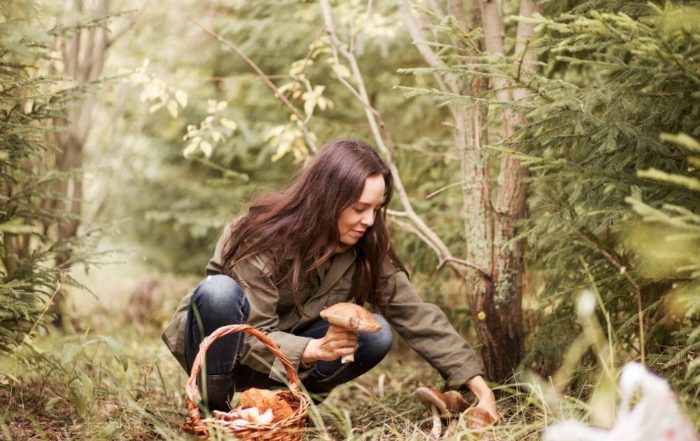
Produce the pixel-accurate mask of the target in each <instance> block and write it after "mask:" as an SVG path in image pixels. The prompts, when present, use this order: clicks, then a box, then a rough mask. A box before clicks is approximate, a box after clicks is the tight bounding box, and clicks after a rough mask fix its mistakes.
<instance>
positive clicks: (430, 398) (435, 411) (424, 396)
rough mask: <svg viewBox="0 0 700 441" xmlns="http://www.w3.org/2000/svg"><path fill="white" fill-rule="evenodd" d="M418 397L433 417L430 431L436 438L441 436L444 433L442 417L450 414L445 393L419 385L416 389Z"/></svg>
mask: <svg viewBox="0 0 700 441" xmlns="http://www.w3.org/2000/svg"><path fill="white" fill-rule="evenodd" d="M415 393H416V396H417V397H418V399H419V400H420V401H421V403H423V404H424V405H425V407H427V408H428V409H429V410H430V414H431V416H432V418H433V428H432V429H431V431H430V433H431V435H433V437H434V438H440V434H441V433H442V423H441V422H440V417H441V416H442V417H448V416H449V415H450V413H449V411H448V410H447V403H446V402H445V401H446V400H445V395H444V394H443V393H441V392H438V391H436V390H434V389H430V388H428V387H419V388H418V389H416V392H415Z"/></svg>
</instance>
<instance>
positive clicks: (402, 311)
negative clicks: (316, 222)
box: [163, 229, 482, 387]
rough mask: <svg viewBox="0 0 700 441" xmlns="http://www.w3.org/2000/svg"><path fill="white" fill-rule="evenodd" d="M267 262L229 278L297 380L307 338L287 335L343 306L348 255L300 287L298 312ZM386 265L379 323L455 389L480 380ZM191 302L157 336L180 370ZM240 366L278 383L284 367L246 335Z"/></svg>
mask: <svg viewBox="0 0 700 441" xmlns="http://www.w3.org/2000/svg"><path fill="white" fill-rule="evenodd" d="M227 230H228V229H227ZM227 234H228V231H225V232H224V234H223V235H222V236H221V238H219V241H218V243H217V245H216V250H215V251H214V256H213V257H212V258H211V259H210V260H209V263H208V264H207V267H206V274H207V275H214V274H221V272H222V264H223V256H222V254H223V253H222V251H223V246H224V243H225V240H226V236H227ZM269 261H270V258H269V256H265V255H264V254H260V255H256V256H253V257H251V258H249V259H246V260H245V261H243V262H240V263H239V264H238V265H237V266H236V268H235V270H234V274H233V278H234V279H235V280H236V281H237V282H238V283H239V284H240V285H241V286H242V287H243V289H244V291H245V293H246V297H247V299H248V302H249V303H250V314H249V316H248V324H250V325H252V326H254V327H256V328H257V329H258V330H260V331H262V332H264V333H265V334H267V336H268V337H270V338H271V339H272V340H273V341H274V342H275V343H276V344H277V345H278V346H279V347H280V349H281V350H282V352H284V354H285V355H287V357H288V358H289V361H290V362H291V364H292V366H294V367H295V368H296V369H297V371H298V372H299V375H300V377H301V378H304V377H305V376H306V375H308V373H309V372H310V370H311V369H312V368H306V369H301V356H302V354H303V352H304V349H305V348H306V345H307V344H308V343H309V341H310V340H311V339H310V338H308V337H301V336H298V335H294V334H293V333H294V332H295V330H297V329H301V328H304V327H305V326H307V325H308V324H310V323H311V322H313V321H315V320H318V318H319V314H320V312H321V310H322V309H323V308H325V307H327V306H330V305H333V304H335V303H339V302H345V301H348V300H349V293H350V284H351V281H352V276H353V274H354V271H355V253H354V251H353V249H352V248H351V249H349V250H347V251H345V252H343V253H340V254H338V255H336V256H335V259H334V260H333V263H332V265H331V266H330V268H329V269H328V270H327V271H323V270H319V271H318V272H317V273H316V274H314V275H313V276H312V277H309V278H308V279H307V280H306V281H305V283H304V284H303V285H302V287H301V290H300V297H301V304H302V305H303V313H302V312H300V311H299V310H298V309H297V308H296V307H295V306H294V303H293V301H292V293H291V290H290V289H287V288H278V287H277V286H275V285H274V283H273V282H272V280H271V273H272V271H271V269H270V268H269V267H268V265H267V263H268V262H269ZM390 267H392V265H386V267H385V268H384V269H385V270H386V271H387V273H386V274H392V273H393V274H392V275H391V276H390V278H389V283H390V286H389V289H394V287H395V289H396V291H395V292H396V294H395V296H394V299H393V301H392V303H391V304H390V305H389V307H388V308H387V310H386V312H385V318H386V319H387V321H388V322H389V323H390V324H391V326H392V327H393V328H394V330H395V331H396V332H397V333H398V334H399V335H400V336H401V337H402V338H403V339H404V340H405V341H406V342H407V343H408V345H409V346H410V347H411V348H413V349H414V350H415V351H416V352H418V354H420V355H421V357H423V358H424V359H425V360H426V361H428V363H430V365H431V366H433V367H434V368H435V369H437V370H438V372H439V373H440V375H442V377H443V378H444V379H445V380H446V381H447V385H448V386H451V387H458V386H460V385H462V384H464V383H465V382H466V381H467V380H468V379H470V378H472V377H473V376H475V375H479V374H481V372H482V371H481V367H480V365H479V363H478V361H477V358H476V356H475V354H474V352H473V351H472V349H471V346H470V345H469V343H467V342H466V341H465V340H464V339H463V338H462V337H461V336H460V335H459V334H458V333H457V331H455V329H454V327H453V326H452V325H451V324H450V322H449V321H448V320H447V317H446V316H445V314H444V313H443V312H442V310H440V308H438V307H437V306H435V305H433V304H431V303H426V302H423V300H422V299H421V298H420V297H419V296H418V294H417V293H416V290H415V289H414V287H413V285H412V284H411V282H410V281H409V279H408V276H407V275H406V273H405V272H403V271H396V270H395V269H393V268H390ZM389 271H390V272H389ZM191 297H192V292H190V293H189V294H187V295H186V296H185V297H184V298H183V299H182V301H181V302H180V305H179V306H178V308H177V311H176V312H175V315H174V317H173V319H172V321H171V322H170V324H169V325H168V327H167V328H166V329H165V331H164V332H163V340H164V341H165V344H166V345H167V346H168V348H169V349H170V351H171V352H172V353H173V355H174V356H175V358H177V360H178V361H179V362H180V364H181V365H182V366H183V367H185V366H186V363H185V349H184V348H185V344H184V337H185V322H186V321H187V312H188V310H189V308H190V299H191ZM240 362H241V363H243V364H245V365H247V366H249V367H251V368H253V369H255V370H258V371H260V372H270V378H272V379H274V380H276V381H284V376H283V375H284V374H283V373H284V366H283V365H282V363H281V362H280V361H279V360H278V359H276V358H275V357H274V355H272V354H271V353H270V351H269V350H268V349H267V348H266V347H265V346H264V345H263V344H262V343H260V342H259V341H258V340H257V339H256V338H255V337H252V336H249V335H246V337H245V339H244V350H243V353H242V358H241V360H240ZM270 366H272V369H270Z"/></svg>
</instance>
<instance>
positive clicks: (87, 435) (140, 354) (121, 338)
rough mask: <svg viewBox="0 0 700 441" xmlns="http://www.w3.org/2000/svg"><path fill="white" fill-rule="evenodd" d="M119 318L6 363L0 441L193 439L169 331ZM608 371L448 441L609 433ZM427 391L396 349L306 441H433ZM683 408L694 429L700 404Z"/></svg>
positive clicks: (422, 369)
mask: <svg viewBox="0 0 700 441" xmlns="http://www.w3.org/2000/svg"><path fill="white" fill-rule="evenodd" d="M166 303H167V302H166ZM168 308H170V309H172V308H171V305H168ZM156 315H157V314H156ZM120 316H121V315H120V314H119V313H115V312H114V310H111V311H104V310H102V312H100V311H99V310H96V311H92V312H90V313H89V314H87V315H84V316H83V317H81V318H80V320H78V323H80V324H81V325H82V326H89V328H88V329H82V330H80V331H78V330H73V332H71V333H67V334H61V333H58V332H49V333H46V334H45V335H43V336H38V337H35V339H34V340H33V341H31V342H28V343H27V344H25V345H23V346H22V347H20V348H19V349H18V350H17V351H16V352H15V353H14V354H12V355H11V356H6V357H4V358H0V439H2V440H8V441H9V440H75V441H78V440H86V441H87V440H90V441H93V440H94V441H98V440H145V441H149V440H188V439H193V438H191V437H189V436H188V435H187V434H185V433H184V432H183V431H182V430H181V429H180V426H181V424H182V423H183V422H184V419H185V398H184V384H185V382H186V376H185V373H184V371H182V369H181V368H180V367H179V365H178V364H177V363H176V361H175V360H174V358H172V356H171V355H170V354H169V352H168V351H167V349H166V347H165V345H164V344H163V343H162V341H161V339H160V332H159V329H160V326H161V325H160V324H149V323H146V324H144V325H135V324H134V322H133V321H130V320H128V319H126V318H124V319H122V318H119V317H120ZM601 372H602V371H601V370H600V369H592V370H591V371H590V372H582V371H581V369H580V368H579V369H578V370H577V372H576V375H577V376H578V377H579V378H581V377H585V378H587V379H590V381H589V382H588V383H586V386H585V387H580V388H579V391H578V393H577V395H573V394H569V395H562V394H559V393H557V392H556V391H555V388H554V387H553V386H552V385H551V383H549V382H546V381H543V380H541V379H540V378H538V377H536V376H534V375H530V376H525V377H523V378H521V379H519V380H520V382H519V383H515V382H512V383H509V384H507V385H504V386H499V387H495V392H496V394H497V397H498V399H499V410H500V411H501V424H500V425H499V426H497V427H496V428H495V429H494V431H493V432H490V433H489V434H479V433H475V432H471V431H469V430H468V429H467V428H466V425H465V423H464V421H462V420H458V421H457V426H456V428H455V430H454V432H453V434H452V435H451V436H450V437H447V438H443V439H448V440H470V439H481V440H524V441H528V440H539V439H541V435H542V432H543V430H544V428H545V427H547V426H548V425H550V424H552V423H554V422H556V421H560V420H563V419H566V418H576V419H578V420H581V421H587V422H592V423H593V424H598V425H606V424H610V423H611V422H612V416H613V415H614V413H615V411H614V409H613V408H611V407H610V405H611V403H612V405H613V406H614V404H615V390H614V385H613V384H612V383H611V381H609V380H607V381H606V378H607V377H606V375H605V374H603V373H601ZM425 385H427V386H434V387H440V386H441V385H442V380H441V379H440V378H439V376H438V375H437V373H436V372H435V371H434V370H433V369H432V368H431V367H430V366H429V365H428V364H427V363H425V362H424V361H422V360H420V359H419V358H418V357H417V356H416V355H415V354H413V353H412V352H410V351H408V350H407V349H405V348H402V347H401V346H400V345H398V346H397V347H396V348H395V349H394V350H393V351H392V353H391V354H390V355H389V356H388V357H387V359H386V360H384V361H383V362H382V363H381V364H380V365H379V366H378V367H377V368H375V369H373V370H372V371H371V372H370V373H368V374H366V375H365V376H363V377H361V378H359V379H357V380H356V381H353V382H351V383H349V384H346V385H343V386H341V387H339V388H337V389H336V390H335V391H333V393H332V394H331V395H330V397H329V398H328V399H327V400H326V401H325V402H324V404H323V405H320V406H313V407H312V408H311V409H310V412H309V423H308V427H307V430H306V439H308V440H312V439H322V440H341V439H342V440H414V439H432V438H431V436H430V435H429V434H430V428H431V421H430V418H429V415H428V413H427V411H426V410H425V409H423V407H422V405H421V404H420V403H419V402H418V401H417V400H416V399H414V397H413V391H414V390H415V388H416V387H418V386H425ZM679 399H681V400H683V399H684V397H683V396H680V397H679ZM684 404H685V406H686V409H687V411H688V412H690V414H691V415H692V417H693V420H694V421H695V422H696V426H697V422H698V421H700V416H699V415H698V406H697V403H694V402H692V400H691V401H690V402H685V403H684ZM224 438H225V437H219V438H214V439H224Z"/></svg>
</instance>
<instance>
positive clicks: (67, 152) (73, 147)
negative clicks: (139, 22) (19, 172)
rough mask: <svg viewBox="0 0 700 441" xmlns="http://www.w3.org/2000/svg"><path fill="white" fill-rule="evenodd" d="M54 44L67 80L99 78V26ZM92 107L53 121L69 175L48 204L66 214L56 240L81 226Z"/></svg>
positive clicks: (102, 36)
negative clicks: (84, 166) (59, 54)
mask: <svg viewBox="0 0 700 441" xmlns="http://www.w3.org/2000/svg"><path fill="white" fill-rule="evenodd" d="M66 8H67V9H68V10H70V11H71V12H72V13H73V14H75V15H76V16H82V15H83V14H84V13H85V12H86V11H85V9H84V6H83V2H82V0H67V1H66ZM108 14H109V0H97V1H96V2H95V7H94V9H93V10H92V11H91V15H93V16H94V17H95V18H103V17H106V16H107V15H108ZM56 44H57V48H58V50H59V52H60V53H61V56H62V59H63V66H64V75H65V76H66V77H67V78H70V79H72V80H74V81H75V82H76V83H78V84H87V83H89V82H92V81H95V80H97V79H99V78H100V76H101V75H102V71H103V68H104V63H105V60H106V58H107V48H108V46H109V39H108V35H107V30H106V29H104V28H101V27H90V28H85V29H80V30H77V31H75V34H73V35H72V36H71V37H70V38H69V39H67V40H66V39H64V38H59V39H58V40H57V41H56ZM94 104H95V98H94V97H93V96H92V95H89V96H87V97H86V98H84V99H82V100H81V101H79V102H75V103H73V107H72V109H71V110H70V112H69V114H68V117H67V118H66V119H64V120H58V121H55V122H54V124H55V125H56V126H59V127H63V130H62V131H61V132H58V133H56V134H55V135H53V136H52V139H51V141H52V142H53V144H54V145H55V146H56V148H57V153H56V157H55V167H56V169H57V170H58V171H60V172H64V173H70V174H71V176H69V177H68V176H66V177H65V179H63V180H61V181H60V182H58V183H57V184H56V188H55V191H56V194H58V195H59V197H58V198H56V199H53V200H51V201H49V204H50V205H51V206H52V207H53V208H54V209H58V210H62V211H63V212H65V213H66V214H68V215H69V216H67V217H66V219H64V220H62V221H59V223H58V225H57V234H58V238H59V240H70V239H72V238H74V237H76V236H77V234H78V229H79V227H80V221H81V214H82V197H83V178H82V170H81V168H82V166H83V146H84V144H85V140H86V139H87V137H88V135H89V133H90V126H91V124H90V122H91V117H92V111H93V109H94ZM68 250H70V248H68ZM71 258H72V254H71V252H70V251H66V252H65V253H64V254H62V255H60V256H58V258H57V262H56V263H57V266H64V267H65V266H70V260H71ZM60 294H62V293H60ZM64 297H65V296H64V295H57V296H56V298H55V301H54V305H53V307H52V311H53V313H54V314H55V315H56V318H57V320H56V322H57V323H60V322H61V321H62V318H61V315H62V313H63V303H64Z"/></svg>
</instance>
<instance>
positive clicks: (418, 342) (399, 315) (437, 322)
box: [386, 271, 482, 388]
mask: <svg viewBox="0 0 700 441" xmlns="http://www.w3.org/2000/svg"><path fill="white" fill-rule="evenodd" d="M394 287H395V289H396V294H395V296H394V300H393V301H392V303H391V304H390V305H389V307H388V308H387V311H386V318H387V320H388V321H389V323H390V324H391V325H392V326H393V328H394V329H395V330H396V332H397V333H398V334H399V335H400V336H401V337H402V338H403V339H404V340H405V341H406V343H408V345H409V346H410V347H411V348H412V349H413V350H415V351H416V352H417V353H418V354H419V355H420V356H421V357H423V358H424V359H425V360H426V361H427V362H428V363H430V365H431V366H432V367H433V368H435V369H436V370H437V371H438V372H439V373H440V375H441V376H442V378H444V379H445V381H446V382H447V386H448V387H451V388H456V387H459V386H461V385H463V384H464V383H465V382H466V381H467V380H469V379H470V378H472V377H474V376H475V375H481V374H482V369H481V366H480V365H479V361H478V360H477V357H476V354H474V351H473V350H472V348H471V346H470V345H469V343H468V342H467V341H466V340H464V338H462V337H461V336H460V335H459V333H457V331H456V330H455V328H454V327H453V326H452V324H451V323H450V322H449V320H448V319H447V316H446V315H445V313H444V312H443V311H442V310H441V309H440V308H439V307H437V306H436V305H433V304H432V303H426V302H424V301H423V300H422V299H421V298H420V297H419V296H418V294H417V293H416V290H415V288H414V287H413V284H412V283H411V281H410V280H409V279H408V275H407V274H406V273H405V272H403V271H397V272H395V273H394V275H393V276H391V278H390V279H389V288H390V289H392V288H394Z"/></svg>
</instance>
